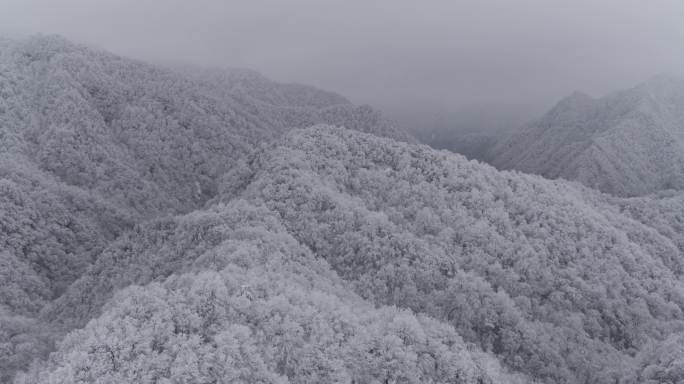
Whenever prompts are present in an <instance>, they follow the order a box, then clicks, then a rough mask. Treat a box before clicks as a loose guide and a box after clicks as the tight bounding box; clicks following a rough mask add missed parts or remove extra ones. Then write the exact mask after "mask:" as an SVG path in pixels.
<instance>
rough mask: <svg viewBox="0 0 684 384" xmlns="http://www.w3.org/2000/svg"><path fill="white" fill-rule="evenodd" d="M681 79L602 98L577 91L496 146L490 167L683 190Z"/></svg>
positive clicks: (608, 185)
mask: <svg viewBox="0 0 684 384" xmlns="http://www.w3.org/2000/svg"><path fill="white" fill-rule="evenodd" d="M682 111H684V80H681V79H676V78H669V77H657V78H654V79H652V80H650V81H648V82H646V83H644V84H641V85H639V86H637V87H635V88H632V89H629V90H626V91H621V92H617V93H614V94H611V95H608V96H606V97H604V98H601V99H592V98H591V97H589V96H586V95H583V94H579V93H575V94H573V95H572V96H570V97H568V98H566V99H564V100H563V101H561V102H560V103H559V104H558V105H556V107H554V108H553V109H552V110H551V111H550V112H549V113H547V114H546V115H545V116H544V117H542V118H541V119H540V120H539V121H538V122H536V123H534V124H532V125H531V126H529V127H527V128H526V129H524V130H523V131H520V132H519V133H517V134H515V135H513V137H511V138H510V139H509V140H507V141H504V142H503V143H501V144H500V145H497V146H496V147H495V148H494V149H493V150H492V151H491V156H490V157H491V159H492V164H493V165H495V166H497V167H498V168H501V169H517V170H520V171H523V172H528V173H536V174H540V175H542V176H545V177H549V178H559V177H561V178H564V179H568V180H577V181H579V182H581V183H583V184H585V185H587V186H589V187H592V188H596V189H599V190H601V191H603V192H608V193H611V194H615V195H619V196H639V195H645V194H648V193H653V192H656V191H659V190H664V189H676V190H681V189H684V112H682Z"/></svg>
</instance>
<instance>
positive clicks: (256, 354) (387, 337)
mask: <svg viewBox="0 0 684 384" xmlns="http://www.w3.org/2000/svg"><path fill="white" fill-rule="evenodd" d="M0 52H1V53H0V55H1V56H0V57H1V60H0V65H1V67H0V103H1V104H0V121H1V122H2V125H0V145H1V146H2V153H1V154H0V155H1V157H0V170H1V173H0V199H1V200H0V201H1V202H2V205H0V241H1V244H2V252H0V300H1V301H0V382H14V383H21V384H36V383H46V384H47V383H50V384H53V383H65V384H66V383H69V384H71V383H174V384H175V383H223V382H226V383H327V382H340V383H355V384H361V383H363V384H365V383H369V384H371V383H383V384H384V383H472V384H484V383H502V384H503V383H533V382H538V383H558V384H560V383H565V384H575V383H577V384H579V383H605V384H613V383H623V384H637V383H653V384H655V383H678V382H679V381H681V380H683V379H684V354H682V350H684V280H683V279H682V273H684V194H682V193H681V192H678V191H674V190H673V191H666V192H661V193H659V194H654V195H649V196H645V197H632V198H622V197H617V196H612V195H607V194H601V193H599V192H598V191H595V190H592V189H590V188H587V187H585V186H583V185H581V184H580V183H576V182H568V181H563V180H547V179H544V178H542V177H540V176H534V175H526V174H522V173H519V172H516V171H511V172H509V171H498V170H496V169H495V168H493V167H490V166H488V165H484V164H481V163H478V162H476V161H468V160H466V159H465V158H464V157H463V156H460V155H455V154H452V153H449V152H446V151H437V150H434V149H430V148H428V147H427V146H423V145H416V144H412V143H409V142H406V141H411V139H410V138H409V137H408V136H406V135H405V134H403V133H402V132H400V131H398V130H396V129H394V128H393V126H392V125H391V124H389V123H388V122H386V121H385V120H383V119H382V118H381V117H380V115H379V114H378V113H377V112H376V111H374V110H373V109H372V108H370V107H366V106H361V107H357V106H354V105H352V104H350V103H349V102H347V101H346V100H345V99H343V98H342V97H341V96H338V95H335V94H331V93H328V92H323V91H318V90H316V89H314V88H310V87H306V86H299V85H283V84H277V83H273V82H270V81H269V80H267V79H265V78H263V77H262V76H260V75H258V74H256V73H254V72H251V71H247V70H231V71H219V70H202V71H200V70H196V71H195V70H186V69H179V70H167V69H161V68H158V67H154V66H150V65H147V64H143V63H138V62H134V61H131V60H128V59H123V58H120V57H117V56H113V55H110V54H107V53H103V52H98V51H94V50H91V49H87V48H84V47H80V46H76V45H73V44H71V43H68V42H66V41H64V40H62V39H59V38H34V39H30V40H26V41H19V42H17V41H4V42H2V50H0ZM319 123H325V124H319ZM309 125H315V126H313V127H308V128H303V127H307V126H309ZM333 125H336V126H333ZM293 128H296V129H293ZM359 131H362V132H359ZM381 136H388V137H381ZM397 139H399V140H397Z"/></svg>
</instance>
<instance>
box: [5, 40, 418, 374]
mask: <svg viewBox="0 0 684 384" xmlns="http://www.w3.org/2000/svg"><path fill="white" fill-rule="evenodd" d="M243 72H244V71H218V70H216V71H213V72H207V71H202V70H194V71H193V70H171V69H165V68H161V67H155V66H152V65H149V64H145V63H142V62H137V61H133V60H130V59H126V58H122V57H119V56H115V55H112V54H109V53H106V52H102V51H98V50H95V49H90V48H87V47H83V46H80V45H76V44H73V43H70V42H68V41H66V40H64V39H62V38H60V37H55V36H47V37H45V36H44V37H34V38H29V39H25V40H0V149H1V151H0V191H1V192H0V245H2V248H1V251H2V252H0V266H2V268H0V276H2V279H0V306H2V308H0V309H1V310H2V313H3V316H2V317H3V319H0V321H5V319H15V318H16V316H20V317H21V319H22V320H17V321H16V322H14V320H11V321H10V320H7V321H10V322H11V323H12V324H15V323H16V324H19V325H20V326H21V327H24V326H28V324H31V323H32V322H33V321H34V320H29V319H34V318H35V314H36V313H37V311H39V310H40V309H41V308H42V307H43V306H44V305H45V304H46V303H47V302H49V301H51V300H52V299H54V298H56V297H58V296H59V295H61V293H62V292H63V291H64V289H65V288H66V287H67V286H68V285H69V284H70V283H71V282H73V281H74V280H75V279H76V278H78V277H79V276H80V275H81V274H82V273H83V272H84V271H85V270H87V268H88V267H89V265H90V264H92V263H93V262H94V261H95V259H96V258H97V255H98V254H99V253H100V252H101V251H102V250H103V249H104V248H105V247H106V246H107V245H108V244H109V242H111V241H112V240H114V239H116V238H117V237H119V236H120V235H121V234H123V233H125V232H126V231H128V230H130V229H132V228H133V226H134V225H135V224H136V223H140V222H143V221H146V220H149V219H153V218H155V217H163V216H167V215H173V214H178V213H184V212H189V211H192V210H194V209H197V208H199V207H201V206H202V205H203V204H204V203H205V202H206V201H207V200H208V199H210V198H213V197H214V196H215V195H216V191H217V183H218V180H220V176H221V175H222V174H223V173H225V172H226V171H228V170H230V169H232V167H234V166H235V165H236V164H239V163H240V162H239V160H240V159H242V158H244V157H245V156H246V155H247V154H249V153H250V152H252V151H253V150H255V149H256V148H257V147H259V146H260V145H266V144H267V143H268V142H270V141H273V140H275V139H276V138H278V137H280V136H281V135H283V134H284V133H285V132H287V131H288V130H289V129H292V128H296V127H305V126H309V125H311V124H315V123H323V122H325V123H329V124H335V125H342V126H347V127H349V128H352V129H359V130H363V131H366V132H373V133H377V134H380V135H383V134H384V135H389V136H392V137H396V138H398V139H404V140H410V138H409V137H408V135H406V134H404V133H402V132H400V131H399V130H397V129H395V128H394V127H393V126H392V124H391V123H389V122H387V121H385V120H384V119H382V117H381V116H380V115H379V113H378V112H376V111H374V110H373V109H372V108H370V107H366V106H361V107H357V106H354V105H352V104H351V103H350V102H349V101H347V100H346V99H344V98H343V97H341V96H338V95H335V94H332V93H329V92H325V91H320V90H317V89H315V88H312V87H307V86H299V85H292V84H278V83H275V82H272V81H270V80H268V79H266V78H264V77H262V76H259V75H257V74H254V73H249V76H248V75H247V74H245V73H243ZM217 77H218V78H220V79H217ZM16 319H18V318H16ZM7 327H10V325H7ZM4 328H5V327H3V329H0V339H2V340H5V341H6V340H7V339H8V338H14V336H13V332H12V331H8V330H7V329H4ZM22 343H23V341H21V340H13V341H10V342H9V343H8V344H3V345H8V346H7V347H6V348H5V347H3V348H0V366H3V371H4V372H10V371H12V369H11V367H12V366H13V365H12V364H9V363H7V364H5V363H3V361H4V360H3V359H5V358H10V359H15V360H16V361H18V362H19V363H22V364H23V363H26V359H25V356H24V357H22V353H23V352H21V351H18V350H15V348H17V345H23V344H22ZM26 353H28V354H31V353H33V351H31V350H28V351H27V352H26ZM6 367H10V368H6Z"/></svg>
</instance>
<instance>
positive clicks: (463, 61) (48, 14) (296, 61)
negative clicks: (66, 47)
mask: <svg viewBox="0 0 684 384" xmlns="http://www.w3.org/2000/svg"><path fill="white" fill-rule="evenodd" d="M39 32H40V33H57V34H61V35H63V36H65V37H67V38H69V39H72V40H75V41H79V42H83V43H88V44H91V45H96V46H99V47H101V48H104V49H106V50H109V51H113V52H115V53H118V54H123V55H126V56H131V57H135V58H140V59H145V60H151V61H160V62H182V63H189V64H198V65H203V66H221V67H226V66H231V67H247V68H252V69H256V70H258V71H260V72H262V73H263V74H265V75H267V76H269V77H271V78H273V79H275V80H279V81H294V82H302V83H308V84H312V85H316V86H319V87H322V88H325V89H328V90H333V91H337V92H339V93H341V94H343V95H345V96H347V97H349V98H350V99H351V100H352V101H354V102H356V103H369V104H372V105H374V106H377V107H379V108H381V109H384V110H385V111H386V112H387V113H388V114H389V115H390V116H394V117H398V118H405V117H406V116H404V115H406V114H408V113H413V112H414V110H415V111H416V116H419V115H420V113H418V112H421V113H423V112H425V111H435V110H440V109H441V110H446V111H449V112H450V113H453V112H454V111H469V110H470V111H480V110H482V109H483V107H484V109H485V110H486V109H487V106H494V107H495V108H498V109H500V110H501V111H504V112H505V111H506V110H520V111H526V112H525V113H536V112H540V111H543V110H544V109H546V108H547V107H549V106H551V105H553V104H554V103H555V102H556V101H558V99H559V98H561V97H563V96H565V95H567V94H569V93H571V92H572V91H574V90H580V91H584V92H586V93H589V94H591V95H594V96H601V95H603V94H605V93H607V92H609V91H612V90H616V89H619V88H625V87H629V86H632V85H635V84H636V83H638V82H640V81H643V80H645V79H647V78H649V77H651V76H653V75H655V74H659V73H670V74H675V75H681V74H682V72H684V1H682V0H565V1H555V0H471V1H458V0H444V1H441V0H421V1H419V0H412V1H408V0H344V1H343V0H339V1H338V0H245V1H228V0H225V1H221V0H0V33H3V34H5V35H25V34H32V33H39ZM505 113H508V112H505Z"/></svg>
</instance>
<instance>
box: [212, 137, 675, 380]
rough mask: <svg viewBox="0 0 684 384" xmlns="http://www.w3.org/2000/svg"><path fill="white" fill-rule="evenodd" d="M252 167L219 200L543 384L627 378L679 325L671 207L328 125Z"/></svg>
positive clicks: (358, 285)
mask: <svg viewBox="0 0 684 384" xmlns="http://www.w3.org/2000/svg"><path fill="white" fill-rule="evenodd" d="M250 169H251V171H242V172H239V173H235V174H234V175H232V176H228V177H226V179H225V187H224V188H225V192H224V195H223V198H226V196H240V197H242V198H246V199H253V200H256V201H263V202H265V204H266V205H267V206H268V207H270V208H271V209H272V210H274V211H276V212H278V213H279V214H280V217H281V218H282V220H283V222H284V225H285V226H286V227H287V228H288V230H289V231H290V232H291V233H292V234H293V236H295V237H296V238H297V239H298V240H300V241H301V242H302V243H304V244H306V245H307V246H308V247H309V248H311V249H312V250H313V251H314V253H315V254H317V255H319V256H321V257H323V258H325V259H326V260H327V261H328V262H329V263H330V264H331V266H332V268H333V269H334V270H335V271H337V272H338V273H339V274H340V276H342V277H343V278H345V279H346V280H348V281H350V282H351V283H352V284H353V286H354V287H355V290H356V292H358V293H359V294H360V295H362V296H363V297H366V298H367V299H369V300H372V301H374V302H377V303H383V304H392V305H398V306H400V307H406V308H411V309H413V310H414V311H417V312H421V313H427V314H429V315H431V316H433V317H435V318H438V319H441V320H443V321H445V322H448V323H449V324H451V325H453V326H454V327H455V328H456V329H457V330H458V331H459V333H460V334H461V335H462V336H463V337H464V338H465V339H466V340H467V341H471V342H475V343H477V344H478V345H480V346H481V347H482V348H483V349H485V350H486V351H489V352H491V353H494V354H496V355H498V356H499V357H500V358H501V360H502V361H503V362H505V363H506V364H507V365H508V366H509V367H512V368H514V369H515V370H518V371H521V372H524V373H527V374H530V375H532V376H535V377H537V378H539V379H541V380H543V381H544V382H557V383H576V382H584V381H585V380H588V381H589V382H606V383H608V382H613V380H614V379H615V378H617V377H621V376H622V378H623V379H626V380H627V379H634V378H635V377H637V376H636V375H637V373H635V372H633V371H632V369H631V368H630V367H631V366H632V364H633V363H634V357H633V356H634V355H638V354H639V352H640V351H641V350H642V348H644V346H646V345H659V343H660V342H661V341H662V340H663V339H665V338H667V337H669V336H670V335H676V334H677V333H678V332H681V330H682V327H683V326H684V321H683V320H682V319H683V318H682V310H684V295H683V292H684V290H682V288H683V287H682V283H681V280H680V277H681V275H682V272H683V271H684V258H683V257H682V249H681V242H680V241H681V235H680V234H679V232H678V230H679V228H680V226H681V220H682V219H684V216H683V215H684V205H682V199H681V198H679V199H678V200H670V201H669V204H670V205H669V208H670V209H672V211H671V214H670V218H669V219H668V218H667V217H663V218H662V220H661V221H660V222H659V223H658V226H656V225H655V223H653V224H648V222H649V220H648V219H647V217H648V216H650V215H653V214H658V211H659V210H660V209H661V208H660V207H659V204H660V203H659V202H657V201H651V200H647V199H643V200H641V201H640V202H639V203H638V204H637V202H634V204H635V208H636V206H639V205H640V208H641V210H642V213H641V214H640V215H637V214H636V212H630V213H624V212H622V211H623V210H624V209H625V207H629V206H631V205H632V204H631V202H630V200H621V199H615V198H610V197H606V196H601V195H599V194H597V193H595V192H593V191H592V190H589V189H586V188H582V187H581V186H579V185H575V184H568V183H566V182H552V181H547V180H544V179H541V178H538V177H532V176H526V175H521V174H515V173H505V172H504V173H502V172H497V171H496V170H494V169H492V168H490V167H488V166H484V165H481V164H478V163H476V162H468V161H466V160H465V159H463V158H462V157H460V156H454V155H449V154H446V153H444V152H436V151H433V150H429V149H427V148H426V147H421V146H407V145H405V144H400V143H396V142H392V141H388V140H383V139H379V138H373V137H370V136H366V135H359V134H355V133H353V132H350V131H344V130H337V129H330V128H324V127H323V128H317V129H311V130H305V131H297V132H295V133H294V134H292V135H288V136H287V140H284V141H282V142H281V143H280V145H279V146H278V147H277V148H276V149H275V150H273V151H271V152H269V153H267V154H263V155H261V156H258V157H256V158H254V159H253V160H252V162H251V166H250ZM229 199H230V198H229ZM635 211H636V210H635ZM651 225H653V226H651ZM598 367H601V368H600V369H598Z"/></svg>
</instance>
